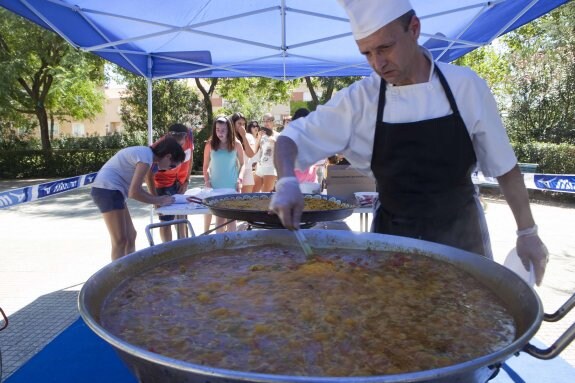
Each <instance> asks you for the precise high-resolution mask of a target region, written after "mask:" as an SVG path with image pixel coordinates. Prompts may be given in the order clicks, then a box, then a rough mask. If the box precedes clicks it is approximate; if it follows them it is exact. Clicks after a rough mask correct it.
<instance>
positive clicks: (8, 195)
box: [0, 186, 32, 208]
mask: <svg viewBox="0 0 575 383" xmlns="http://www.w3.org/2000/svg"><path fill="white" fill-rule="evenodd" d="M31 190H32V187H31V186H26V187H24V188H20V189H14V190H7V191H3V192H0V208H2V207H8V206H13V205H18V204H19V203H22V202H27V201H29V200H30V194H31Z"/></svg>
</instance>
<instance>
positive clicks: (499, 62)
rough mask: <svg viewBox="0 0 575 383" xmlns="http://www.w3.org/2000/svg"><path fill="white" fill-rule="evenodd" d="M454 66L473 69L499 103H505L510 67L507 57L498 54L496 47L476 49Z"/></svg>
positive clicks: (457, 61)
mask: <svg viewBox="0 0 575 383" xmlns="http://www.w3.org/2000/svg"><path fill="white" fill-rule="evenodd" d="M454 64H456V65H460V66H466V67H469V68H471V69H473V70H474V71H475V72H476V73H477V74H478V75H479V76H480V77H481V78H483V79H484V80H485V81H486V82H487V84H488V85H489V87H490V88H491V91H492V92H493V94H494V95H495V98H496V99H497V100H498V102H500V104H501V103H504V102H505V99H506V94H507V93H508V92H509V85H510V83H508V82H507V80H506V78H507V77H508V76H509V73H510V67H509V62H508V61H507V59H506V58H505V55H503V54H501V53H500V52H498V48H496V46H494V45H489V46H485V47H481V48H479V49H476V50H474V51H472V52H470V53H468V54H466V55H464V56H462V57H460V58H458V59H457V60H455V62H454Z"/></svg>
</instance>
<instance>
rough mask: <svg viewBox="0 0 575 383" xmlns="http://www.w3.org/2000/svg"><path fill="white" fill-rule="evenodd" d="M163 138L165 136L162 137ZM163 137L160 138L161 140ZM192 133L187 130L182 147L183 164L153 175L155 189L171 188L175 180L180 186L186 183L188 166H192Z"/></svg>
mask: <svg viewBox="0 0 575 383" xmlns="http://www.w3.org/2000/svg"><path fill="white" fill-rule="evenodd" d="M164 137H165V136H164ZM164 137H162V138H160V140H163V139H164ZM193 137H194V136H193V133H192V131H191V130H188V134H187V135H186V141H185V143H184V145H183V146H182V149H184V152H185V153H186V159H185V160H184V162H182V163H181V164H180V166H178V167H176V168H174V169H167V170H166V171H163V172H156V174H154V185H155V186H156V188H165V187H169V186H172V185H173V184H174V183H175V182H176V180H178V182H179V183H180V185H181V184H183V183H185V182H186V181H188V174H189V171H190V166H192V161H190V160H191V159H192V154H193V152H194V139H193ZM160 140H158V141H156V142H155V143H154V145H153V146H155V145H156V144H157V143H158V142H159V141H160Z"/></svg>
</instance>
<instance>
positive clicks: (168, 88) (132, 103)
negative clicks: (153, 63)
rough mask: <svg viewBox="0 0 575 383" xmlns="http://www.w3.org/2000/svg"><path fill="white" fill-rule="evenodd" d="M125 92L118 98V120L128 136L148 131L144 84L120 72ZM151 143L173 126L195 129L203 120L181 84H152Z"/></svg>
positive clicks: (194, 96) (197, 103)
mask: <svg viewBox="0 0 575 383" xmlns="http://www.w3.org/2000/svg"><path fill="white" fill-rule="evenodd" d="M122 76H123V81H124V82H125V84H126V91H125V93H124V95H123V97H122V101H121V107H120V117H121V118H122V122H123V123H124V126H125V128H126V130H127V131H128V132H137V131H140V132H145V131H147V129H148V93H147V80H146V79H145V78H143V77H140V76H136V75H134V74H132V73H129V72H127V71H123V72H122ZM152 107H153V113H152V126H153V134H152V135H153V137H152V138H153V140H156V139H158V138H159V137H160V136H162V135H164V134H165V133H166V130H167V128H168V126H170V125H171V124H173V123H181V124H187V125H189V126H190V127H198V126H200V125H202V122H203V121H205V120H206V118H205V111H204V109H203V108H202V102H201V101H200V99H199V97H198V95H197V94H196V93H195V92H194V91H193V90H192V89H191V88H190V87H189V86H188V85H187V83H186V81H185V80H156V81H153V82H152Z"/></svg>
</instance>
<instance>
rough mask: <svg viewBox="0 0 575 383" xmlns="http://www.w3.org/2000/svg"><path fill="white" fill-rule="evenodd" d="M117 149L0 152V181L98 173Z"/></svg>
mask: <svg viewBox="0 0 575 383" xmlns="http://www.w3.org/2000/svg"><path fill="white" fill-rule="evenodd" d="M117 151H118V149H104V150H81V149H77V150H53V151H51V152H47V151H44V150H11V151H1V152H0V178H8V179H16V178H44V177H72V176H77V175H80V174H87V173H92V172H96V171H98V170H100V168H101V167H102V165H104V164H105V163H106V161H108V159H109V158H110V157H112V156H113V155H114V154H115V153H116V152H117Z"/></svg>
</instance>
